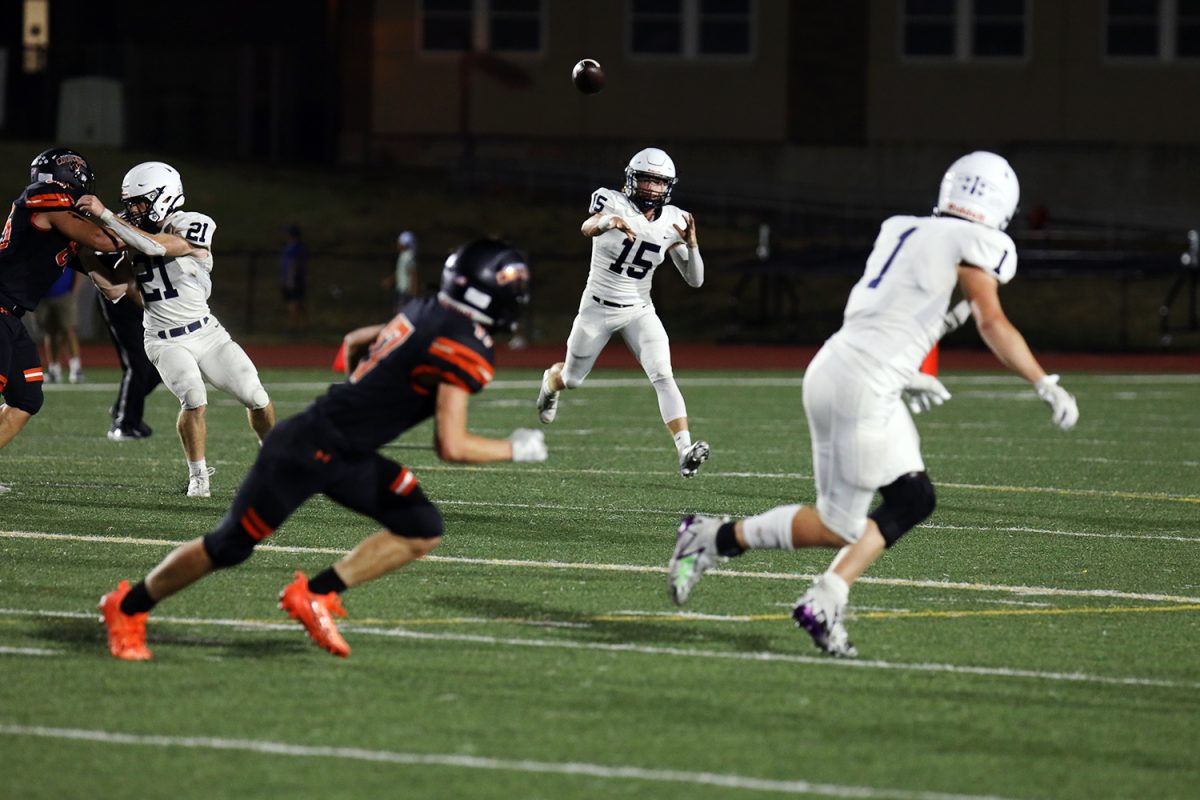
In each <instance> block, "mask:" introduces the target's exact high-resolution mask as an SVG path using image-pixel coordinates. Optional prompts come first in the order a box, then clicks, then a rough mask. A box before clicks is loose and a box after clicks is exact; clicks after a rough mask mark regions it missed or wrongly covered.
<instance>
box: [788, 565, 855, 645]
mask: <svg viewBox="0 0 1200 800" xmlns="http://www.w3.org/2000/svg"><path fill="white" fill-rule="evenodd" d="M843 611H844V608H839V607H838V604H837V601H836V600H834V598H833V597H832V596H831V595H830V592H829V590H828V589H827V588H825V586H824V584H823V583H822V579H821V578H817V580H816V581H814V582H813V585H812V586H811V587H809V589H808V591H807V592H805V593H804V594H803V595H801V596H800V599H799V600H797V601H796V605H795V606H794V607H793V608H792V619H794V620H795V621H796V625H797V626H798V627H800V628H803V629H804V630H806V631H808V635H809V636H811V637H812V640H813V644H815V645H816V646H817V647H818V648H820V649H821V650H824V651H825V652H826V653H829V655H831V656H837V657H838V658H854V657H855V656H856V655H858V648H856V647H855V646H854V645H853V644H852V643H851V642H850V637H849V634H847V633H846V626H845V625H844V624H842V612H843Z"/></svg>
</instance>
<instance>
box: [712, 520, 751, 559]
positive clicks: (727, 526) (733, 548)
mask: <svg viewBox="0 0 1200 800" xmlns="http://www.w3.org/2000/svg"><path fill="white" fill-rule="evenodd" d="M717 552H718V553H720V554H721V555H723V556H725V557H726V558H733V557H734V556H740V555H741V554H742V553H744V552H746V548H744V547H742V546H741V545H740V544H738V540H737V529H736V528H735V527H734V524H733V523H732V522H724V523H722V524H721V527H719V528H717Z"/></svg>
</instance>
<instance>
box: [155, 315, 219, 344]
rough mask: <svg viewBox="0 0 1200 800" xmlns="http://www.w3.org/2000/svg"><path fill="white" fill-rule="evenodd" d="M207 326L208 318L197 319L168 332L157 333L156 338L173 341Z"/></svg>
mask: <svg viewBox="0 0 1200 800" xmlns="http://www.w3.org/2000/svg"><path fill="white" fill-rule="evenodd" d="M207 324H208V317H205V318H204V319H198V320H196V321H195V322H189V323H188V324H187V325H180V326H179V327H178V328H171V329H170V330H165V331H159V332H158V338H160V339H174V338H175V337H176V336H183V335H184V334H188V333H193V332H194V331H198V330H200V329H201V328H202V327H204V326H205V325H207Z"/></svg>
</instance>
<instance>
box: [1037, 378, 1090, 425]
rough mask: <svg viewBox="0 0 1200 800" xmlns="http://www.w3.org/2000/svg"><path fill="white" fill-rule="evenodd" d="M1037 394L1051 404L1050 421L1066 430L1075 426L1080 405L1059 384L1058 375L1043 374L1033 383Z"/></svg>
mask: <svg viewBox="0 0 1200 800" xmlns="http://www.w3.org/2000/svg"><path fill="white" fill-rule="evenodd" d="M1033 388H1034V390H1035V391H1037V396H1038V397H1040V398H1041V399H1042V400H1044V401H1046V403H1047V405H1049V406H1050V421H1051V422H1053V423H1054V424H1055V425H1057V426H1058V427H1060V428H1062V429H1063V430H1064V431H1069V430H1071V428H1074V427H1075V423H1076V422H1078V421H1079V406H1078V405H1077V404H1076V403H1075V398H1074V397H1072V396H1071V393H1070V392H1068V391H1067V390H1066V389H1064V388H1062V387H1061V386H1059V385H1058V376H1057V375H1043V376H1042V377H1041V379H1039V380H1038V382H1037V383H1035V384H1034V385H1033Z"/></svg>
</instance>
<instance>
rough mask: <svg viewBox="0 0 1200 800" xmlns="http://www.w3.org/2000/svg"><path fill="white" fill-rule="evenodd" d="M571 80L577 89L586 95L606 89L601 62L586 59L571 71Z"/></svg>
mask: <svg viewBox="0 0 1200 800" xmlns="http://www.w3.org/2000/svg"><path fill="white" fill-rule="evenodd" d="M571 80H572V81H574V82H575V88H576V89H578V90H579V91H581V92H583V93H584V94H595V93H596V92H598V91H600V90H601V89H603V88H604V70H603V69H602V68H601V67H600V62H598V61H595V60H594V59H591V58H585V59H583V60H582V61H580V62H579V63H578V64H576V65H575V68H574V69H572V70H571Z"/></svg>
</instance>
